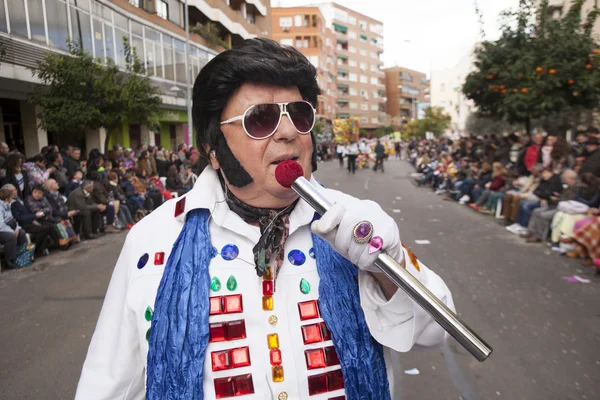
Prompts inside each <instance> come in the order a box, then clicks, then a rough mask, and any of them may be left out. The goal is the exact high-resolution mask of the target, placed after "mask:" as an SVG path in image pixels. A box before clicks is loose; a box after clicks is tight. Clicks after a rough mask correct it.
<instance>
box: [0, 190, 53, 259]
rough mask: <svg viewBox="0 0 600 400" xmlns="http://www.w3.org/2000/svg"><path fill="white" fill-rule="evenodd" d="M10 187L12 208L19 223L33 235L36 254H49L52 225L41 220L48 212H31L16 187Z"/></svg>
mask: <svg viewBox="0 0 600 400" xmlns="http://www.w3.org/2000/svg"><path fill="white" fill-rule="evenodd" d="M5 186H6V185H5ZM9 188H10V190H11V202H10V210H11V212H12V215H13V216H14V217H15V219H16V220H17V223H18V224H19V225H20V226H21V227H22V228H23V229H25V232H26V233H29V234H30V235H31V236H32V239H33V241H34V243H35V254H36V255H37V256H41V255H46V254H48V244H49V238H50V236H51V234H52V233H51V230H52V227H50V226H48V225H42V224H41V223H40V221H39V220H41V219H42V218H44V217H45V216H46V214H45V213H44V212H43V211H38V212H36V213H35V214H33V213H31V212H29V211H28V210H27V208H26V207H25V204H24V203H23V202H22V201H21V200H19V198H18V196H17V190H16V189H15V187H14V186H12V185H10V187H9ZM28 198H29V197H28Z"/></svg>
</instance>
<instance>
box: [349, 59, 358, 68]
mask: <svg viewBox="0 0 600 400" xmlns="http://www.w3.org/2000/svg"><path fill="white" fill-rule="evenodd" d="M348 65H349V66H351V67H356V65H357V64H356V61H354V60H349V61H348Z"/></svg>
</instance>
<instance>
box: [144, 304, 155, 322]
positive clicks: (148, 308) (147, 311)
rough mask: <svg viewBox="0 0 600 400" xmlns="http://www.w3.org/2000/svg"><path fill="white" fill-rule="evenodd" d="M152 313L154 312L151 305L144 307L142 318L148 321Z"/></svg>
mask: <svg viewBox="0 0 600 400" xmlns="http://www.w3.org/2000/svg"><path fill="white" fill-rule="evenodd" d="M153 314H154V312H153V311H152V307H150V306H148V307H146V312H145V313H144V318H146V321H148V322H150V321H152V315H153Z"/></svg>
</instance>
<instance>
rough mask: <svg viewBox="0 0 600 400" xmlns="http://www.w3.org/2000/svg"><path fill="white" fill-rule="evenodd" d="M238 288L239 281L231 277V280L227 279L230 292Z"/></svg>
mask: <svg viewBox="0 0 600 400" xmlns="http://www.w3.org/2000/svg"><path fill="white" fill-rule="evenodd" d="M236 288H237V280H236V279H235V276H233V275H231V276H230V277H229V279H227V289H228V290H230V291H232V292H233V291H234V290H235V289H236Z"/></svg>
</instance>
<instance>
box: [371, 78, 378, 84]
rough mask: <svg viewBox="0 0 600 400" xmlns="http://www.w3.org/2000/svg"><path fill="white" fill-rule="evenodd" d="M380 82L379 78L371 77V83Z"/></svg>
mask: <svg viewBox="0 0 600 400" xmlns="http://www.w3.org/2000/svg"><path fill="white" fill-rule="evenodd" d="M378 83H379V80H378V79H377V78H373V77H372V78H371V85H377V84H378Z"/></svg>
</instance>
